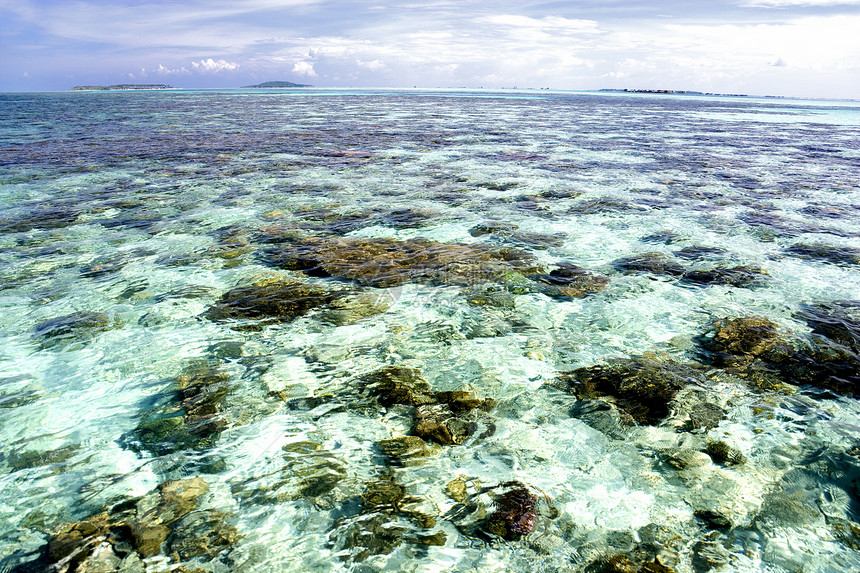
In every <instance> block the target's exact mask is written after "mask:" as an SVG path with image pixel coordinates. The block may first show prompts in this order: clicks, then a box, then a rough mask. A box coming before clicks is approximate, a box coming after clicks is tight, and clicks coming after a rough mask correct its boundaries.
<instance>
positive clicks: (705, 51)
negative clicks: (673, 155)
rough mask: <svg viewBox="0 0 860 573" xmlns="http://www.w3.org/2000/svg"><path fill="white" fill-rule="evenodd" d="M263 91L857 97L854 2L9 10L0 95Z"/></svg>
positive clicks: (210, 2)
mask: <svg viewBox="0 0 860 573" xmlns="http://www.w3.org/2000/svg"><path fill="white" fill-rule="evenodd" d="M270 80H288V81H293V82H297V83H303V84H311V85H314V86H319V87H410V88H411V87H419V88H434V87H466V88H486V89H490V88H513V87H518V88H551V89H572V90H593V89H602V88H627V89H674V90H695V91H703V92H715V93H746V94H753V95H783V96H794V97H816V98H843V99H860V0H707V1H696V0H649V1H641V2H640V1H632V0H570V1H530V0H495V1H487V0H426V1H418V0H414V1H400V2H388V1H385V0H158V1H140V0H127V1H119V0H117V1H113V2H108V1H103V0H0V91H43V90H68V89H70V88H71V87H73V86H76V85H88V84H90V85H91V84H95V85H107V84H117V83H163V84H168V85H172V86H176V87H185V88H203V87H238V86H244V85H249V84H255V83H260V82H264V81H270Z"/></svg>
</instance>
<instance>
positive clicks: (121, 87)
mask: <svg viewBox="0 0 860 573" xmlns="http://www.w3.org/2000/svg"><path fill="white" fill-rule="evenodd" d="M310 87H313V86H311V85H308V84H296V83H293V82H287V81H274V82H263V83H261V84H257V85H253V86H242V88H243V89H245V88H260V89H267V88H268V89H271V88H310ZM170 89H177V88H175V87H174V86H169V85H166V84H113V85H110V86H75V87H73V88H72V91H75V92H78V91H123V90H170Z"/></svg>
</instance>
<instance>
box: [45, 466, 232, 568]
mask: <svg viewBox="0 0 860 573" xmlns="http://www.w3.org/2000/svg"><path fill="white" fill-rule="evenodd" d="M207 491H208V485H207V483H206V482H205V481H204V480H203V479H202V478H199V477H197V478H190V479H183V480H172V481H167V482H163V483H161V484H160V485H159V486H158V488H156V490H154V491H152V492H150V493H148V494H147V495H145V496H144V497H142V498H140V499H139V500H129V501H126V502H123V503H121V504H119V505H117V506H115V507H113V508H112V509H111V510H110V511H106V512H103V513H99V514H96V515H94V516H92V517H89V518H87V519H84V520H82V521H79V522H77V523H69V524H62V525H60V526H58V527H57V528H56V530H55V531H54V533H53V534H52V535H51V536H50V537H49V538H48V542H47V544H46V546H45V548H44V555H43V559H42V560H41V561H43V562H45V563H47V564H48V566H49V568H48V570H50V571H55V570H56V571H75V572H78V573H83V572H85V571H104V572H113V571H143V565H142V563H141V560H142V559H144V558H147V557H152V556H154V555H158V554H160V553H161V550H162V547H163V546H164V543H165V542H166V541H167V542H168V545H169V546H170V549H171V552H172V553H173V554H174V558H175V559H176V560H177V561H184V560H187V559H191V558H200V557H205V558H206V559H209V560H211V559H213V558H215V557H216V555H217V554H218V553H219V552H220V551H222V550H224V549H229V547H231V546H232V544H233V543H235V542H236V541H237V540H238V539H239V535H238V532H237V530H236V528H235V527H233V526H232V525H230V524H229V520H230V519H232V516H231V515H229V514H226V513H223V512H219V511H215V510H207V511H200V510H197V507H198V505H199V503H200V498H201V497H202V496H203V495H204V494H205V493H206V492H207ZM195 510H197V511H195ZM58 567H62V568H58Z"/></svg>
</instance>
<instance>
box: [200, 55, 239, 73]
mask: <svg viewBox="0 0 860 573" xmlns="http://www.w3.org/2000/svg"><path fill="white" fill-rule="evenodd" d="M191 65H192V66H194V69H195V70H198V71H201V72H213V73H217V72H232V71H234V70H237V69H239V64H236V63H233V62H228V61H227V60H213V59H212V58H209V59H206V60H200V61H199V62H191Z"/></svg>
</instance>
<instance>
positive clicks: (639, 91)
mask: <svg viewBox="0 0 860 573" xmlns="http://www.w3.org/2000/svg"><path fill="white" fill-rule="evenodd" d="M598 91H601V92H611V93H624V94H658V95H693V96H722V97H766V98H784V97H786V96H772V95H767V96H751V95H749V94H723V93H713V92H698V91H693V90H646V89H625V88H621V89H615V88H604V89H601V90H598Z"/></svg>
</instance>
